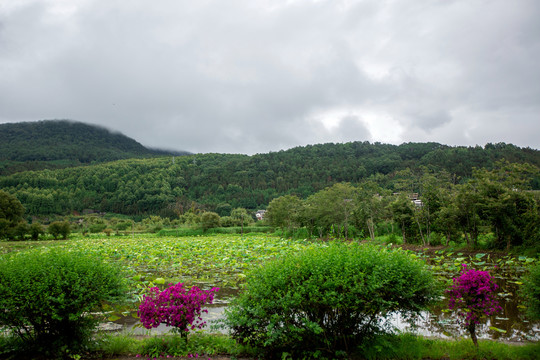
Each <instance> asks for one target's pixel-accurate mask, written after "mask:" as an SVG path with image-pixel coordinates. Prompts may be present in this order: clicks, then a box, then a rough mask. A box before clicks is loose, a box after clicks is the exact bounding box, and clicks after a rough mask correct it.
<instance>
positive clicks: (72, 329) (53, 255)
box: [0, 249, 126, 358]
mask: <svg viewBox="0 0 540 360" xmlns="http://www.w3.org/2000/svg"><path fill="white" fill-rule="evenodd" d="M125 291H126V290H125V284H124V280H123V277H122V276H121V275H120V273H119V271H118V269H117V268H115V267H113V266H111V265H108V264H105V263H103V262H101V261H100V260H99V259H98V258H96V257H91V256H88V255H85V254H82V253H74V252H67V251H59V250H51V249H48V250H41V251H39V250H30V251H27V252H21V253H16V254H13V255H10V256H4V257H3V258H2V257H0V309H2V311H0V326H6V327H7V328H8V329H9V330H10V331H11V333H12V334H13V335H14V336H16V337H19V338H20V341H21V344H22V347H23V349H22V350H23V351H25V352H38V353H41V354H45V355H46V356H45V357H46V358H47V357H56V356H60V355H62V353H65V352H66V351H77V350H78V349H82V348H84V346H85V345H86V342H87V340H88V339H89V336H90V332H91V330H92V329H93V328H94V327H95V325H96V322H97V320H96V319H95V318H94V317H92V316H90V315H89V313H90V312H92V311H95V310H98V309H99V308H100V305H102V303H103V302H104V301H105V300H111V301H112V300H116V299H118V298H119V297H120V296H121V294H125ZM19 350H21V349H19Z"/></svg>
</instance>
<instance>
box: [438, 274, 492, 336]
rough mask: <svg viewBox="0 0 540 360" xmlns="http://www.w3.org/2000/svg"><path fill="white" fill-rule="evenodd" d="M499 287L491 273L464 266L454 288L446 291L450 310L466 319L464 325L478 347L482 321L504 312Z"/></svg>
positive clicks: (455, 280)
mask: <svg viewBox="0 0 540 360" xmlns="http://www.w3.org/2000/svg"><path fill="white" fill-rule="evenodd" d="M498 287H499V286H498V285H497V284H495V282H494V281H493V278H492V277H491V275H490V274H489V272H487V271H480V270H474V269H467V265H465V264H464V265H463V269H462V273H461V276H460V277H458V278H454V279H453V284H452V287H451V288H450V289H449V290H447V291H446V292H447V294H449V304H448V306H449V308H450V309H451V310H457V311H458V315H459V316H460V317H461V318H462V319H464V325H465V327H466V328H467V330H468V331H469V333H470V334H471V338H472V340H473V342H474V344H475V345H476V346H478V342H477V339H476V334H475V329H476V325H477V324H479V323H480V319H482V318H484V317H487V316H490V315H493V314H495V313H497V312H499V311H502V308H501V307H500V306H499V302H498V301H497V299H496V292H495V291H496V290H497V288H498Z"/></svg>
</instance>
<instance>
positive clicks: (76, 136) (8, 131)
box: [0, 120, 182, 174]
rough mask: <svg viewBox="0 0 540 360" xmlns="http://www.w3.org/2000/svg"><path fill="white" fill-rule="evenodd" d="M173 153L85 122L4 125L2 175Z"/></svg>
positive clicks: (0, 146)
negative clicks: (148, 146)
mask: <svg viewBox="0 0 540 360" xmlns="http://www.w3.org/2000/svg"><path fill="white" fill-rule="evenodd" d="M170 154H173V153H172V152H168V151H162V150H153V149H148V148H146V147H144V146H143V145H141V144H140V143H138V142H137V141H135V140H133V139H131V138H129V137H127V136H125V135H123V134H121V133H114V132H111V131H110V130H108V129H105V128H102V127H99V126H95V125H89V124H85V123H81V122H74V121H68V120H42V121H36V122H22V123H8V124H0V174H9V173H14V172H18V171H24V170H39V169H45V168H62V167H68V166H77V165H82V164H90V163H101V162H107V161H113V160H120V159H129V158H145V157H151V156H156V155H170ZM180 154H182V153H174V155H180Z"/></svg>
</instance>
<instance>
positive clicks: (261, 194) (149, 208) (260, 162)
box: [0, 142, 540, 217]
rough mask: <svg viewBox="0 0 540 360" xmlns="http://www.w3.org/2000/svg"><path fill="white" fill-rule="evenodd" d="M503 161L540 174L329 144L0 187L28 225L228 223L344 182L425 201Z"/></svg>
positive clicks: (522, 157)
mask: <svg viewBox="0 0 540 360" xmlns="http://www.w3.org/2000/svg"><path fill="white" fill-rule="evenodd" d="M501 159H506V160H507V161H508V162H509V163H525V164H530V165H532V166H535V167H538V166H540V151H538V150H533V149H529V148H526V149H523V148H519V147H516V146H514V145H509V144H488V145H486V146H485V147H484V148H482V147H479V146H476V147H450V146H445V145H441V144H437V143H408V144H402V145H399V146H396V145H388V144H379V143H375V144H370V143H369V142H350V143H345V144H333V143H330V144H321V145H312V146H305V147H297V148H293V149H290V150H286V151H279V152H272V153H268V154H257V155H253V156H248V155H230V154H197V155H189V156H181V157H174V156H167V157H159V158H147V159H127V160H119V161H114V162H108V163H102V164H95V165H90V166H82V167H73V168H66V169H59V170H42V171H27V172H20V173H16V174H12V175H9V176H1V177H0V188H1V189H3V190H5V191H6V192H8V193H11V194H14V195H16V196H17V198H18V199H19V200H20V201H21V202H22V204H23V205H24V207H25V208H26V215H27V216H28V215H50V214H70V213H73V212H74V211H76V212H82V211H83V210H85V209H92V210H96V211H103V212H114V213H122V214H128V215H136V214H139V215H141V214H143V215H144V214H154V215H161V216H167V217H175V216H178V215H181V214H183V213H184V212H186V211H188V210H189V209H193V208H197V209H201V210H208V211H216V212H217V213H218V214H220V215H221V216H226V215H229V212H230V210H231V209H234V208H246V209H252V210H255V209H264V208H266V206H267V205H268V204H269V203H270V201H271V200H272V199H274V198H277V197H279V196H283V195H287V194H293V195H297V196H298V197H299V198H302V199H305V198H307V197H308V196H310V195H312V194H314V193H316V192H318V191H320V190H322V189H324V188H326V187H328V186H331V185H333V184H336V183H340V182H349V183H352V184H358V183H360V182H363V181H366V180H370V181H373V182H375V183H376V184H377V185H378V186H380V187H381V188H382V189H386V190H388V191H390V192H394V191H407V192H410V193H412V192H418V193H420V196H422V194H421V193H422V184H421V183H420V181H419V179H421V177H422V176H423V174H445V175H444V176H445V177H447V178H448V179H449V180H448V181H450V182H451V183H452V184H461V183H465V182H467V180H468V179H469V178H471V176H472V174H473V169H474V168H484V169H487V170H491V169H493V167H494V165H495V163H496V162H497V161H499V160H501ZM526 181H527V188H528V189H532V190H535V189H539V188H540V178H539V177H538V175H537V174H532V175H529V177H528V178H527V179H526ZM404 183H407V184H409V185H407V188H403V184H404Z"/></svg>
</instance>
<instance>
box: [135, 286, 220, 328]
mask: <svg viewBox="0 0 540 360" xmlns="http://www.w3.org/2000/svg"><path fill="white" fill-rule="evenodd" d="M218 290H219V288H216V287H214V288H212V289H210V290H207V291H205V290H201V289H199V288H198V287H196V286H194V287H192V288H190V289H189V290H187V289H186V288H185V287H184V284H183V283H178V284H176V285H172V286H170V287H168V288H167V289H165V290H163V291H159V288H157V287H153V288H150V289H149V290H148V294H147V295H145V296H144V298H143V301H142V302H141V305H140V306H139V311H138V315H139V318H140V320H141V323H142V324H143V326H144V327H145V328H147V329H151V328H155V327H158V326H159V325H160V324H165V325H167V326H174V327H176V328H177V329H178V330H179V331H180V332H181V333H187V332H188V331H189V330H195V329H196V328H199V329H202V328H203V327H204V326H205V325H206V322H203V321H202V318H201V312H205V313H207V312H208V310H201V307H202V306H203V305H204V304H211V303H212V301H214V295H215V293H216V292H217V291H218Z"/></svg>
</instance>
